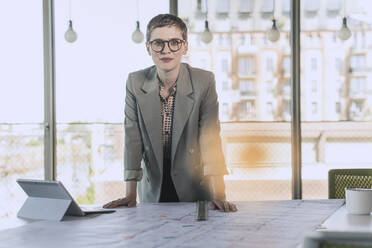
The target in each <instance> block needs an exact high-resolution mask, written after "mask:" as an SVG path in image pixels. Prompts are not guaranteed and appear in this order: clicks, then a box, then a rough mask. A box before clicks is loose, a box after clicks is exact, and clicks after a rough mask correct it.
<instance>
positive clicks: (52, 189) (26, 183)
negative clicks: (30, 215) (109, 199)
mask: <svg viewBox="0 0 372 248" xmlns="http://www.w3.org/2000/svg"><path fill="white" fill-rule="evenodd" d="M17 183H18V184H19V186H21V188H22V189H23V191H24V192H25V193H26V194H27V195H28V196H29V197H31V198H33V199H35V198H39V199H40V198H45V200H47V199H55V200H70V201H71V203H70V205H69V206H68V209H67V211H66V213H65V215H72V216H85V215H87V214H93V213H112V212H115V210H114V209H106V208H88V207H84V208H81V207H80V206H79V205H78V204H77V203H76V201H75V200H74V199H73V198H72V196H71V195H70V193H69V192H68V191H67V189H66V188H65V187H64V186H63V184H62V182H60V181H47V180H34V179H18V180H17ZM35 206H36V205H35ZM27 211H31V212H32V211H40V209H35V208H34V209H32V208H31V209H27Z"/></svg>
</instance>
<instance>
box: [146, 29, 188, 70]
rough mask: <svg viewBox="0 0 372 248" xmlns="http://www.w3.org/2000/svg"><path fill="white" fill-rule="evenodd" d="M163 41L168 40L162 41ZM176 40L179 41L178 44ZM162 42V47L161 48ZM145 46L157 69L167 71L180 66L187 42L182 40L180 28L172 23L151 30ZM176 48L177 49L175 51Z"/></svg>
mask: <svg viewBox="0 0 372 248" xmlns="http://www.w3.org/2000/svg"><path fill="white" fill-rule="evenodd" d="M163 41H169V42H165V43H163ZM177 42H180V43H179V44H178V46H177ZM150 43H152V45H151V44H150ZM162 44H163V45H164V48H163V49H161V47H162ZM179 47H180V48H179ZM146 48H147V51H148V53H149V55H150V56H151V57H152V60H153V61H154V63H155V65H156V67H157V68H158V70H163V71H164V72H169V71H172V70H174V69H176V68H178V67H179V66H180V64H181V59H182V55H185V54H186V52H187V48H188V44H187V42H186V41H185V42H183V38H182V32H181V30H180V29H179V28H178V27H176V26H174V25H172V26H165V27H160V28H155V29H154V30H153V31H152V32H151V35H150V42H148V43H147V44H146ZM178 48H179V50H178V51H175V50H177V49H178ZM154 49H155V51H154ZM172 50H173V51H172Z"/></svg>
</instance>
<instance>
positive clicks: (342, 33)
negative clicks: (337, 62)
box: [338, 17, 351, 40]
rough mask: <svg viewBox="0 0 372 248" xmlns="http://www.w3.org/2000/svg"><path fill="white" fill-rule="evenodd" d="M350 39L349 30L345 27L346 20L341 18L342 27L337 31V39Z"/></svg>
mask: <svg viewBox="0 0 372 248" xmlns="http://www.w3.org/2000/svg"><path fill="white" fill-rule="evenodd" d="M350 37H351V31H350V28H349V27H348V26H347V19H346V17H344V18H342V27H341V29H340V30H339V31H338V38H340V39H341V40H348V39H349V38H350Z"/></svg>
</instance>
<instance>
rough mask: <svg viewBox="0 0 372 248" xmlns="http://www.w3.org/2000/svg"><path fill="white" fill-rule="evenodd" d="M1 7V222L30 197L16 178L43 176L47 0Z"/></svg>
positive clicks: (5, 3) (1, 3)
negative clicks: (44, 13)
mask: <svg viewBox="0 0 372 248" xmlns="http://www.w3.org/2000/svg"><path fill="white" fill-rule="evenodd" d="M0 9H1V14H0V23H1V24H0V26H1V30H2V32H3V34H6V35H4V36H3V37H2V39H0V54H1V55H0V68H1V69H0V70H1V73H0V199H1V200H0V222H1V221H2V219H3V218H6V217H11V216H14V215H15V214H16V213H17V211H18V209H19V208H20V207H21V205H22V203H23V201H24V199H25V194H24V193H23V191H22V190H21V188H20V187H19V186H18V185H17V183H16V179H18V178H30V179H43V178H44V169H43V168H44V167H43V166H44V151H43V150H44V125H43V122H44V112H43V111H44V105H43V101H44V79H43V77H44V76H43V73H44V72H43V34H42V28H43V21H42V1H26V0H14V1H7V0H1V1H0ZM15 13H16V14H15Z"/></svg>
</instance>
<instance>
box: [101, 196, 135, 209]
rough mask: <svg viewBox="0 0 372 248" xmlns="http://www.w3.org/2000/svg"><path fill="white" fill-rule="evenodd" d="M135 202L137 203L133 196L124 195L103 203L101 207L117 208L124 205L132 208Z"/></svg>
mask: <svg viewBox="0 0 372 248" xmlns="http://www.w3.org/2000/svg"><path fill="white" fill-rule="evenodd" d="M136 204H137V200H136V198H135V197H129V196H126V197H124V198H119V199H117V200H115V201H111V202H109V203H106V204H105V205H103V208H117V207H120V206H126V207H128V208H132V207H135V206H136Z"/></svg>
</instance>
